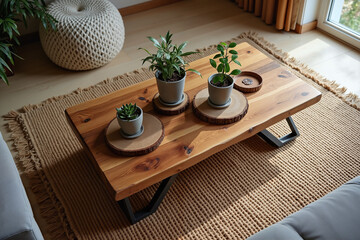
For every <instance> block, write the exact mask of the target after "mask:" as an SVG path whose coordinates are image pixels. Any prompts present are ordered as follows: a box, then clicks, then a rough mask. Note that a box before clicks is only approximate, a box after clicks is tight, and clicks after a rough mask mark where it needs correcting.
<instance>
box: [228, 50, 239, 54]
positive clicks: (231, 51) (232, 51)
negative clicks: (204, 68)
mask: <svg viewBox="0 0 360 240" xmlns="http://www.w3.org/2000/svg"><path fill="white" fill-rule="evenodd" d="M229 53H231V54H238V52H237V51H235V50H233V49H231V50H230V51H229Z"/></svg>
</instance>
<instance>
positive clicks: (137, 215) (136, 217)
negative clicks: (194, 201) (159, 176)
mask: <svg viewBox="0 0 360 240" xmlns="http://www.w3.org/2000/svg"><path fill="white" fill-rule="evenodd" d="M177 175H178V174H175V175H172V176H171V177H168V178H166V179H164V180H162V181H161V183H160V186H159V188H158V189H157V190H156V192H155V194H154V196H153V198H152V199H151V201H150V203H149V204H148V205H147V206H146V207H145V208H144V209H142V210H140V211H138V212H134V211H133V208H132V206H131V203H130V199H129V197H127V198H124V199H122V200H120V201H119V202H118V203H119V204H120V207H121V209H122V210H123V212H124V213H125V215H126V217H127V218H128V219H129V221H130V223H131V224H135V223H137V222H139V221H140V220H142V219H144V218H146V217H148V216H150V215H151V214H153V213H154V212H156V210H157V209H158V207H159V205H160V203H161V202H162V200H163V199H164V197H165V195H166V193H167V192H168V190H169V189H170V187H171V185H172V184H173V182H174V181H175V178H176V177H177Z"/></svg>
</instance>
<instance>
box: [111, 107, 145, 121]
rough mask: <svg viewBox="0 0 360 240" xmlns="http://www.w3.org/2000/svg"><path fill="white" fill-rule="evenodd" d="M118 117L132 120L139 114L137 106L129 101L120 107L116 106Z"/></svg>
mask: <svg viewBox="0 0 360 240" xmlns="http://www.w3.org/2000/svg"><path fill="white" fill-rule="evenodd" d="M116 111H117V116H118V118H120V119H122V120H133V119H135V118H137V117H139V115H140V111H139V110H138V106H136V103H135V104H132V103H129V104H124V105H122V106H121V108H116Z"/></svg>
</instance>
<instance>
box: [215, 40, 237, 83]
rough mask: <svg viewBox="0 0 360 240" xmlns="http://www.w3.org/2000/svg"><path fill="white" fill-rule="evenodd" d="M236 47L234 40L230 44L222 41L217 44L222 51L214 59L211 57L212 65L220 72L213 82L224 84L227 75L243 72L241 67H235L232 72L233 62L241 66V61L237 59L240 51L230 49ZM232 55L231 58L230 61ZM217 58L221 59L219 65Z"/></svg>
mask: <svg viewBox="0 0 360 240" xmlns="http://www.w3.org/2000/svg"><path fill="white" fill-rule="evenodd" d="M234 47H236V43H234V42H232V43H230V44H229V45H228V44H226V43H224V42H221V43H220V44H219V45H217V49H218V50H219V51H220V53H218V54H216V55H215V56H214V57H213V58H212V59H210V64H211V66H212V67H213V68H215V69H216V70H217V72H218V75H216V76H215V77H214V78H213V80H212V82H213V83H215V84H218V85H219V86H223V84H224V80H225V78H226V75H238V74H240V73H241V70H240V69H234V70H233V71H231V72H230V63H231V62H234V63H236V64H237V65H239V66H241V64H240V62H239V61H238V60H237V58H238V52H237V51H235V50H234V49H230V48H234ZM230 55H231V60H230V61H229V57H230ZM215 59H219V64H218V65H217V64H216V61H215ZM229 72H230V73H229Z"/></svg>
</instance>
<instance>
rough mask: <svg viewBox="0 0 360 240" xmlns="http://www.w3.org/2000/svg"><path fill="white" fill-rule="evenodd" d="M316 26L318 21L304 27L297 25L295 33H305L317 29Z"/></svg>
mask: <svg viewBox="0 0 360 240" xmlns="http://www.w3.org/2000/svg"><path fill="white" fill-rule="evenodd" d="M316 26H317V20H315V21H312V22H309V23H305V24H303V25H300V24H296V27H295V32H296V33H305V32H308V31H311V30H313V29H315V28H316Z"/></svg>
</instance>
